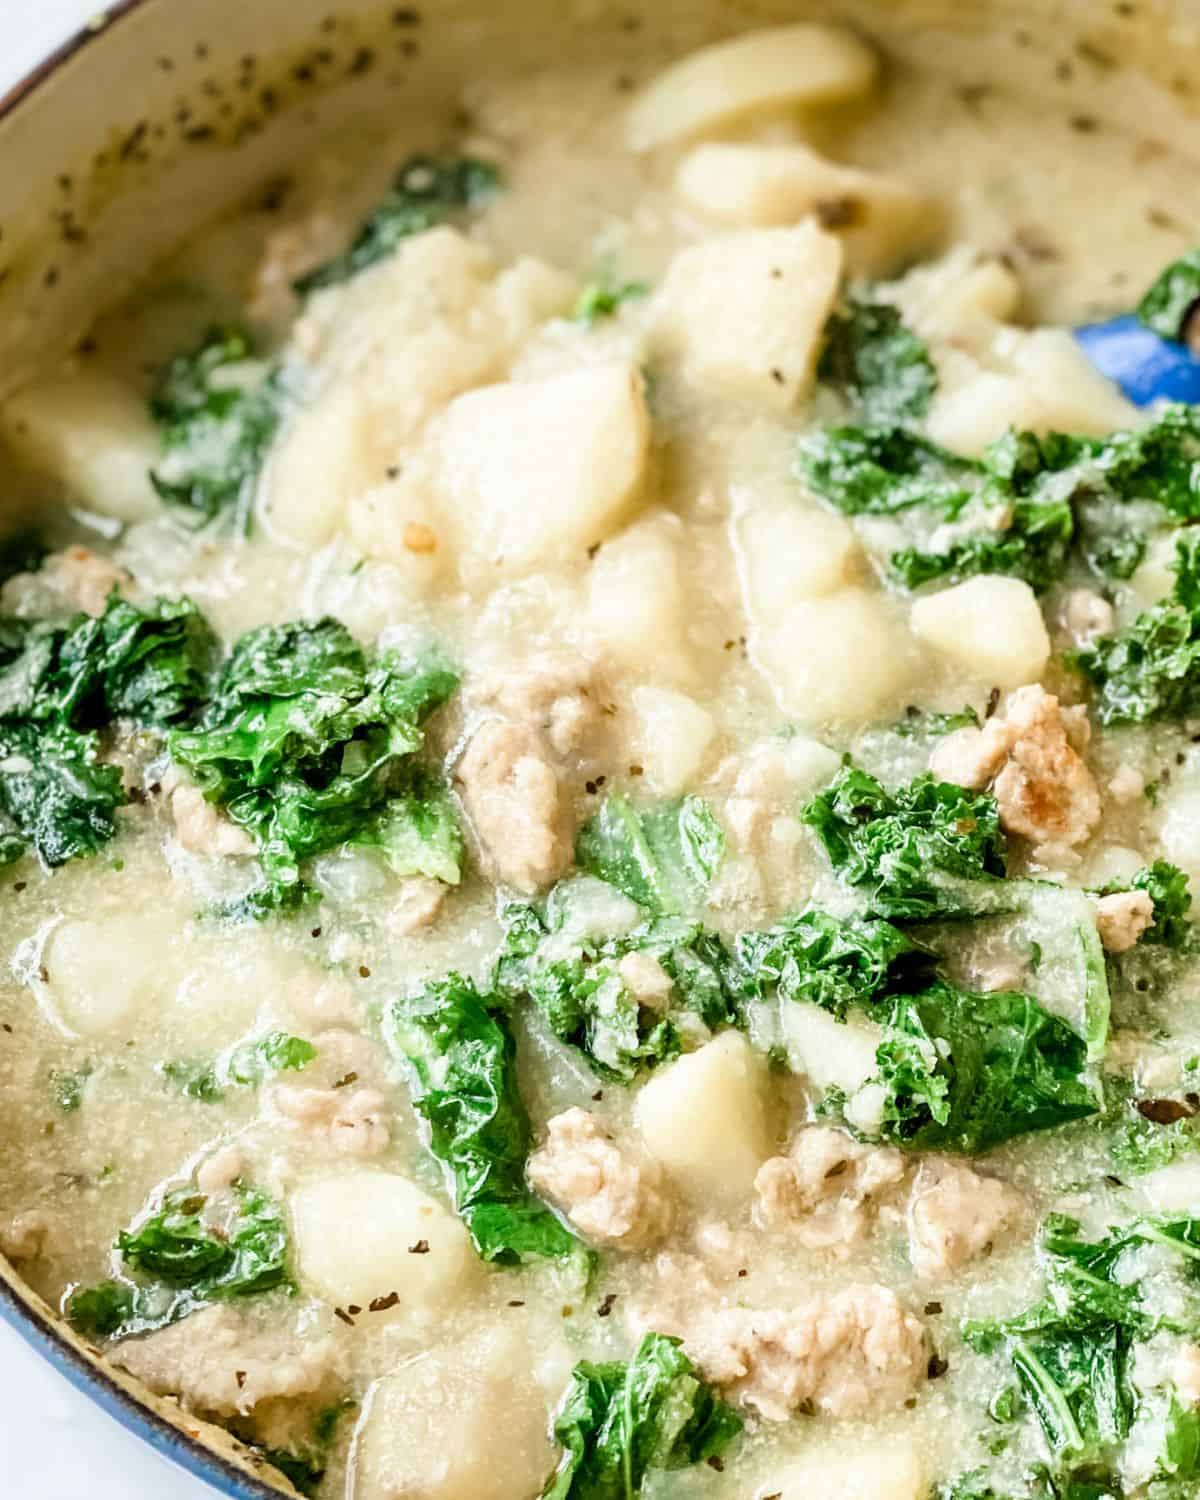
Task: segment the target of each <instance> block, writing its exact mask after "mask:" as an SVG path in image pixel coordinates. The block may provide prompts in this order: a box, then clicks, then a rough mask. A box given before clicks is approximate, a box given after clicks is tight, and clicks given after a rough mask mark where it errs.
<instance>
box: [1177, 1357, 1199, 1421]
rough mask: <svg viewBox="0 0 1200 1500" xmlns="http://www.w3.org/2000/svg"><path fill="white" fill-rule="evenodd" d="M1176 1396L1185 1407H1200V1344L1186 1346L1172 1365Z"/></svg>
mask: <svg viewBox="0 0 1200 1500" xmlns="http://www.w3.org/2000/svg"><path fill="white" fill-rule="evenodd" d="M1171 1381H1172V1384H1173V1385H1174V1387H1175V1394H1176V1395H1177V1396H1178V1397H1179V1399H1180V1401H1181V1402H1182V1403H1183V1405H1184V1406H1189V1407H1193V1408H1194V1407H1198V1406H1200V1344H1184V1345H1183V1346H1182V1347H1181V1348H1180V1349H1179V1351H1178V1353H1177V1354H1176V1355H1175V1358H1174V1360H1173V1361H1172V1364H1171Z"/></svg>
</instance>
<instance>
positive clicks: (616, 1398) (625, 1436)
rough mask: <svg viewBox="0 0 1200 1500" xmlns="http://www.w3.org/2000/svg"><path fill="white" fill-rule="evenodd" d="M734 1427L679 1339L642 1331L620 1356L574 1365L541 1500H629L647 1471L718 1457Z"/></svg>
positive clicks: (736, 1421) (738, 1426)
mask: <svg viewBox="0 0 1200 1500" xmlns="http://www.w3.org/2000/svg"><path fill="white" fill-rule="evenodd" d="M741 1430H742V1421H741V1418H740V1417H738V1415H737V1414H736V1413H735V1412H734V1411H733V1410H732V1408H731V1407H728V1406H726V1405H725V1403H724V1402H723V1401H721V1400H719V1399H718V1398H717V1397H716V1396H714V1395H713V1393H712V1391H711V1390H710V1389H709V1388H708V1386H706V1385H705V1384H704V1382H703V1381H702V1380H701V1379H700V1377H699V1375H698V1374H697V1373H696V1370H695V1368H694V1366H693V1365H692V1362H691V1360H689V1359H688V1357H687V1355H686V1354H684V1352H683V1349H682V1347H681V1344H680V1340H679V1339H673V1338H668V1337H667V1336H666V1335H665V1334H661V1333H647V1334H646V1335H645V1336H644V1337H643V1339H642V1342H641V1343H640V1344H639V1346H638V1348H637V1351H636V1352H635V1354H634V1356H633V1358H632V1359H630V1360H628V1361H622V1360H614V1361H612V1362H611V1363H608V1364H592V1363H590V1362H588V1361H584V1362H582V1363H580V1364H578V1365H576V1366H575V1369H574V1371H573V1373H572V1375H571V1385H570V1388H569V1389H568V1391H567V1394H566V1398H565V1399H564V1401H563V1404H562V1406H561V1407H560V1409H559V1412H558V1415H557V1417H556V1418H555V1421H554V1436H555V1438H556V1439H557V1440H558V1442H559V1443H560V1444H561V1445H562V1448H563V1454H562V1458H561V1459H560V1460H559V1465H558V1468H557V1469H556V1471H555V1473H554V1474H553V1475H552V1476H551V1478H550V1480H549V1482H548V1483H547V1485H546V1487H545V1489H544V1490H543V1491H542V1500H636V1497H637V1496H638V1495H640V1494H641V1493H642V1486H643V1484H644V1482H645V1480H646V1478H647V1476H648V1475H649V1474H650V1473H651V1472H653V1471H654V1470H659V1469H681V1468H686V1467H688V1466H689V1465H692V1464H698V1463H704V1462H705V1461H706V1460H710V1459H719V1458H720V1455H721V1454H723V1453H724V1452H725V1451H726V1449H727V1448H728V1447H729V1445H730V1443H732V1442H733V1440H734V1439H735V1438H736V1437H737V1436H738V1434H739V1433H740V1432H741Z"/></svg>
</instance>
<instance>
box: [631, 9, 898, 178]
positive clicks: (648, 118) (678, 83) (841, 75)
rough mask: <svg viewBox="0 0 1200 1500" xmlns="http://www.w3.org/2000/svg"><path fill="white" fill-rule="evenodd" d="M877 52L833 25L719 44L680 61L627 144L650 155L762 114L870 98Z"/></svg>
mask: <svg viewBox="0 0 1200 1500" xmlns="http://www.w3.org/2000/svg"><path fill="white" fill-rule="evenodd" d="M878 66H879V65H878V61H877V59H876V57H875V54H874V53H873V52H872V51H871V50H870V48H869V47H867V46H866V45H865V44H864V43H863V42H860V41H859V40H858V38H857V37H855V36H853V35H851V33H850V32H848V31H844V30H842V29H840V28H838V27H833V26H814V25H803V24H801V25H794V26H773V27H769V28H766V29H764V30H761V31H751V32H748V33H747V34H746V35H744V36H738V37H732V38H730V39H729V40H728V41H723V42H714V43H712V44H711V45H710V46H708V47H702V48H700V50H699V51H697V52H692V53H689V54H688V56H687V57H684V58H681V59H680V60H679V61H678V62H676V63H673V64H672V65H671V66H670V67H669V68H667V69H666V70H665V71H664V72H662V73H660V74H659V75H658V77H657V78H655V79H654V81H653V82H652V83H651V84H650V85H649V87H648V88H646V89H644V90H643V91H642V93H641V94H640V95H639V97H638V98H637V99H636V100H635V101H634V103H633V105H632V106H631V108H630V111H629V115H628V117H627V120H626V139H627V140H628V142H629V145H630V146H631V147H632V149H633V150H635V151H649V150H652V149H653V148H654V147H656V146H662V145H665V144H667V143H668V142H670V141H677V140H681V139H683V138H684V137H686V136H690V135H695V134H696V133H697V132H698V131H701V130H713V129H716V128H718V127H719V126H723V125H728V124H729V123H730V122H731V121H733V120H735V119H737V118H739V117H740V116H743V115H747V114H751V113H755V112H757V111H760V110H767V109H780V108H799V107H809V106H817V105H822V104H832V103H835V102H837V101H838V100H842V99H853V98H857V97H858V96H860V95H862V94H865V93H867V92H868V91H869V90H870V88H871V86H872V85H873V84H874V82H875V75H876V73H877V72H878Z"/></svg>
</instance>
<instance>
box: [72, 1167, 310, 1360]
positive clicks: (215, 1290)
mask: <svg viewBox="0 0 1200 1500" xmlns="http://www.w3.org/2000/svg"><path fill="white" fill-rule="evenodd" d="M113 1248H114V1250H115V1251H116V1253H117V1255H118V1257H119V1258H120V1260H121V1263H122V1270H123V1271H124V1272H125V1273H126V1279H124V1280H121V1281H115V1280H114V1281H105V1282H101V1283H100V1284H99V1285H98V1286H94V1287H90V1288H87V1289H85V1290H82V1291H77V1292H75V1293H73V1294H72V1296H71V1298H70V1301H69V1302H68V1305H67V1315H68V1316H69V1317H70V1319H71V1321H72V1323H73V1324H74V1325H75V1327H76V1328H78V1329H79V1331H80V1332H81V1333H83V1334H85V1335H87V1336H89V1337H92V1338H103V1339H112V1340H117V1339H123V1338H127V1337H129V1336H131V1335H133V1334H141V1333H150V1332H152V1331H153V1330H155V1329H157V1328H165V1327H166V1326H167V1325H168V1324H170V1323H177V1322H178V1321H179V1320H180V1319H181V1318H185V1317H187V1316H188V1315H189V1314H190V1313H193V1312H198V1311H199V1310H200V1309H201V1308H204V1307H209V1306H211V1305H212V1304H213V1303H214V1302H228V1301H232V1300H236V1299H239V1298H242V1297H253V1296H257V1295H259V1294H260V1293H263V1292H269V1291H274V1290H277V1289H281V1290H284V1291H289V1292H290V1291H292V1290H293V1289H294V1284H293V1281H292V1276H291V1271H290V1268H289V1262H288V1250H289V1246H288V1232H287V1225H286V1223H285V1220H284V1217H283V1214H282V1212H281V1210H280V1209H279V1207H278V1205H277V1204H276V1203H274V1202H273V1201H272V1199H271V1198H269V1197H268V1196H267V1194H266V1193H263V1192H261V1191H259V1190H258V1189H256V1188H247V1187H243V1186H241V1185H240V1184H237V1185H235V1186H234V1188H233V1190H232V1192H231V1193H229V1194H227V1195H224V1196H223V1197H222V1198H221V1199H219V1200H211V1199H209V1198H207V1197H206V1196H205V1195H204V1194H202V1193H198V1192H194V1191H192V1190H191V1189H188V1188H182V1189H177V1190H175V1191H174V1192H171V1193H168V1194H167V1196H166V1197H165V1198H164V1200H163V1203H162V1207H161V1208H160V1209H159V1211H158V1212H157V1213H154V1214H152V1215H150V1217H149V1218H147V1219H145V1220H144V1221H143V1222H142V1223H141V1224H139V1225H138V1226H137V1227H136V1228H134V1229H129V1230H123V1231H122V1232H121V1233H120V1234H119V1235H118V1236H117V1240H116V1243H115V1245H114V1247H113Z"/></svg>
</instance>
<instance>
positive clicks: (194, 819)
mask: <svg viewBox="0 0 1200 1500" xmlns="http://www.w3.org/2000/svg"><path fill="white" fill-rule="evenodd" d="M171 816H172V817H173V818H174V819H175V833H176V835H177V836H178V839H179V842H180V843H181V844H182V845H183V847H184V848H185V849H188V850H190V851H191V853H193V854H214V855H235V856H246V855H250V854H253V853H254V840H253V839H252V838H251V837H250V835H249V834H248V833H247V832H246V830H245V829H244V828H239V827H238V826H237V824H236V823H231V822H230V821H229V819H228V818H223V817H222V816H221V814H220V813H219V812H218V811H217V809H216V808H215V807H214V806H213V805H212V803H211V802H206V801H205V800H204V793H203V792H202V791H201V790H200V788H199V787H195V786H177V787H176V788H175V790H174V791H173V792H172V793H171Z"/></svg>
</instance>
